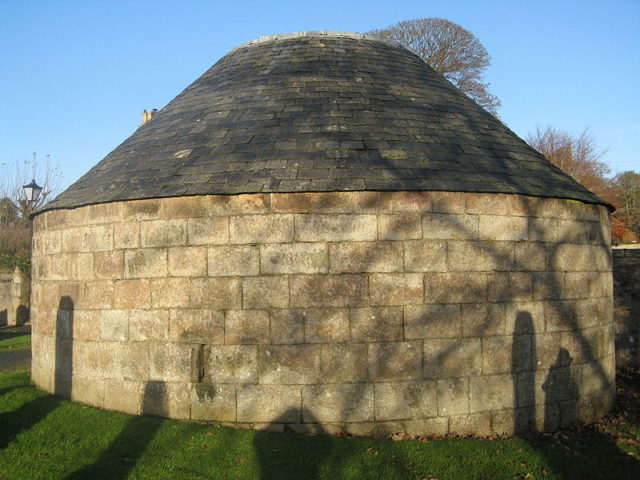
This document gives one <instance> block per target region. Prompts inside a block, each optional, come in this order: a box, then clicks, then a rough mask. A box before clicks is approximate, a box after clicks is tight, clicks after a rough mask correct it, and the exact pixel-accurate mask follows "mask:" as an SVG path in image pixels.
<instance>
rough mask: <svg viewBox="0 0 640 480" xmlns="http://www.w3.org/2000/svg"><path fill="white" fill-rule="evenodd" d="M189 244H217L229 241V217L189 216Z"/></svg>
mask: <svg viewBox="0 0 640 480" xmlns="http://www.w3.org/2000/svg"><path fill="white" fill-rule="evenodd" d="M187 241H188V243H189V245H217V244H222V243H227V242H228V241H229V219H228V218H227V217H208V218H189V220H188V221H187Z"/></svg>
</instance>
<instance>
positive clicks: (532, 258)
mask: <svg viewBox="0 0 640 480" xmlns="http://www.w3.org/2000/svg"><path fill="white" fill-rule="evenodd" d="M545 258H546V248H545V246H544V244H543V243H536V242H518V243H516V244H515V262H516V263H515V269H516V270H518V271H524V272H538V271H542V270H544V269H545V265H546V263H545Z"/></svg>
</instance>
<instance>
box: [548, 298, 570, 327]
mask: <svg viewBox="0 0 640 480" xmlns="http://www.w3.org/2000/svg"><path fill="white" fill-rule="evenodd" d="M544 321H545V325H546V330H547V331H548V332H559V331H568V330H574V329H575V328H576V327H577V321H578V312H577V305H576V302H575V301H573V300H561V301H557V302H552V301H548V302H545V303H544Z"/></svg>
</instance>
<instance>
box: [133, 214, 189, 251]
mask: <svg viewBox="0 0 640 480" xmlns="http://www.w3.org/2000/svg"><path fill="white" fill-rule="evenodd" d="M140 243H141V245H142V247H143V248H148V247H176V246H181V245H186V244H187V221H186V220H153V221H150V222H143V223H141V224H140Z"/></svg>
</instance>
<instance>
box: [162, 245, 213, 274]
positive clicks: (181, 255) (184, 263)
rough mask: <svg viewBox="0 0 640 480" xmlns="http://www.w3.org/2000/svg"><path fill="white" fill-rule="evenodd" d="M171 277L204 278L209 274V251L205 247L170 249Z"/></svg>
mask: <svg viewBox="0 0 640 480" xmlns="http://www.w3.org/2000/svg"><path fill="white" fill-rule="evenodd" d="M168 255H169V275H171V276H174V277H204V276H205V275H206V274H207V249H206V248H204V247H177V248H170V249H169V252H168Z"/></svg>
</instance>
